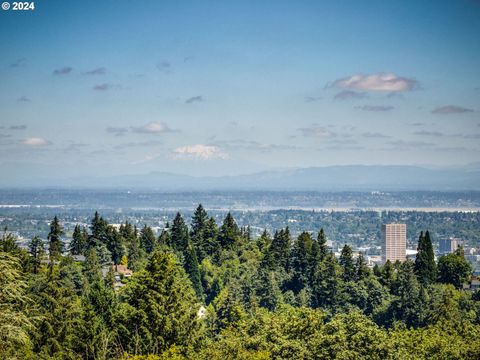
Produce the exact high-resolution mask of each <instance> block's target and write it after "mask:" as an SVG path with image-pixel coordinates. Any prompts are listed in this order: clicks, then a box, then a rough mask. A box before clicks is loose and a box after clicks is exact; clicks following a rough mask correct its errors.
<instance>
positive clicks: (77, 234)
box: [69, 224, 88, 255]
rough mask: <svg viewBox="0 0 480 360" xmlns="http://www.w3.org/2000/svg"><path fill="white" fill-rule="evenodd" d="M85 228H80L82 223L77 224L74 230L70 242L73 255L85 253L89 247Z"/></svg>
mask: <svg viewBox="0 0 480 360" xmlns="http://www.w3.org/2000/svg"><path fill="white" fill-rule="evenodd" d="M85 235H86V231H85V229H83V231H82V229H81V228H80V225H78V224H77V225H75V229H74V230H73V236H72V241H71V242H70V249H69V250H70V253H71V254H72V255H83V254H84V252H85V249H86V248H87V242H88V237H86V236H85Z"/></svg>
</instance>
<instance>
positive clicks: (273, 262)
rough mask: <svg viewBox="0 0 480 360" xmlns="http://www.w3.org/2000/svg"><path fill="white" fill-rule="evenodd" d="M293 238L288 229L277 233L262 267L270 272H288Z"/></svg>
mask: <svg viewBox="0 0 480 360" xmlns="http://www.w3.org/2000/svg"><path fill="white" fill-rule="evenodd" d="M291 243H292V240H291V237H290V230H289V229H288V227H286V228H285V230H284V229H282V230H280V231H276V232H275V235H274V236H273V239H272V243H271V244H270V246H269V247H268V249H267V251H266V254H265V257H264V258H263V260H262V267H263V268H266V269H270V270H278V269H283V270H284V271H287V268H288V267H289V258H290V251H291Z"/></svg>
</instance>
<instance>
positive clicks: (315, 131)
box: [297, 124, 338, 139]
mask: <svg viewBox="0 0 480 360" xmlns="http://www.w3.org/2000/svg"><path fill="white" fill-rule="evenodd" d="M297 131H300V133H301V134H302V135H303V136H306V137H315V138H323V139H331V138H334V137H336V136H337V135H338V134H337V133H335V132H333V131H330V130H329V129H327V128H326V127H324V126H320V125H317V124H313V125H312V126H309V127H304V128H298V129H297Z"/></svg>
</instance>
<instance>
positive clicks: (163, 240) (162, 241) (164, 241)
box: [158, 228, 171, 248]
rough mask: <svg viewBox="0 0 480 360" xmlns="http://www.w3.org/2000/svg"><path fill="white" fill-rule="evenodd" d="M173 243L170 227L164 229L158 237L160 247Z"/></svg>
mask: <svg viewBox="0 0 480 360" xmlns="http://www.w3.org/2000/svg"><path fill="white" fill-rule="evenodd" d="M170 244H171V236H170V232H169V230H168V228H165V229H163V230H162V232H161V233H160V236H159V237H158V245H159V247H160V248H162V247H165V246H170Z"/></svg>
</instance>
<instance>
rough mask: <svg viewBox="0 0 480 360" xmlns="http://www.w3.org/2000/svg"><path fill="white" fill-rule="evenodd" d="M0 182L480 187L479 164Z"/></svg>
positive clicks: (175, 187)
mask: <svg viewBox="0 0 480 360" xmlns="http://www.w3.org/2000/svg"><path fill="white" fill-rule="evenodd" d="M0 186H2V187H4V188H5V187H70V188H73V187H78V188H138V189H152V190H163V191H190V190H192V191H193V190H195V191H198V190H298V191H303V190H316V191H344V190H359V191H361V190H364V191H371V190H443V191H448V190H480V164H478V163H475V164H470V165H468V166H464V167H458V168H442V169H435V168H425V167H419V166H366V165H350V166H327V167H310V168H300V169H286V170H272V171H263V172H257V173H252V174H248V175H238V176H220V177H208V176H206V177H194V176H189V175H180V174H172V173H168V172H152V173H149V174H141V175H123V176H112V177H95V176H85V177H75V178H63V179H62V178H58V177H57V178H55V179H48V178H44V179H31V180H30V179H25V180H24V181H14V182H13V181H11V180H10V181H9V179H8V177H3V178H0Z"/></svg>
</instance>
